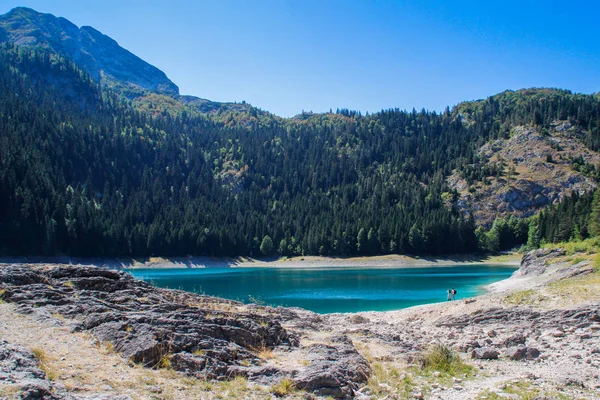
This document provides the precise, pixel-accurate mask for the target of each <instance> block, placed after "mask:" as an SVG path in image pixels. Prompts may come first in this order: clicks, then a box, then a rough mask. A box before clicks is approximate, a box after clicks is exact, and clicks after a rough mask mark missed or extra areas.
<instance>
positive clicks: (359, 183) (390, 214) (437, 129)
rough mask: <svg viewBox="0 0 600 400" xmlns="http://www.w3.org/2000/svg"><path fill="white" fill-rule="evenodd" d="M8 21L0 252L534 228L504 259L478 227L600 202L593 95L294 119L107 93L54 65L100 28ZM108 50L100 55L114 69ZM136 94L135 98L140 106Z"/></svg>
mask: <svg viewBox="0 0 600 400" xmlns="http://www.w3.org/2000/svg"><path fill="white" fill-rule="evenodd" d="M9 15H10V18H9V17H7V16H4V17H2V26H4V27H5V28H3V29H4V30H3V31H1V32H0V36H3V37H4V38H10V40H8V39H7V43H5V44H4V45H1V46H0V60H1V61H2V62H1V63H0V118H2V120H1V121H0V122H1V123H0V252H3V253H15V254H42V253H45V254H72V255H88V256H89V255H151V254H157V255H181V254H193V255H236V256H237V255H255V256H256V255H260V254H265V255H273V254H279V255H284V256H288V255H289V256H292V255H307V254H314V255H316V254H320V255H373V254H387V253H413V254H447V253H450V252H456V253H459V252H473V251H477V250H480V249H498V248H506V247H507V246H509V245H516V244H520V243H523V242H524V241H525V240H526V239H527V229H528V228H527V227H528V224H527V223H526V222H519V221H516V220H512V221H510V224H508V225H507V224H504V225H503V224H494V226H496V227H498V226H510V230H512V231H513V232H512V233H510V235H512V238H508V239H506V240H504V239H503V240H501V241H499V242H498V243H500V244H499V245H498V246H488V245H487V244H486V245H485V246H482V244H481V242H480V241H478V239H479V238H481V235H476V232H479V233H481V229H479V230H476V225H483V226H485V227H489V226H490V225H491V224H492V222H493V221H494V219H495V218H496V217H511V216H529V215H532V214H534V213H536V212H537V211H538V210H540V209H542V208H544V207H545V206H547V205H548V204H551V203H553V202H556V201H557V200H558V199H560V198H564V197H565V196H566V195H567V194H569V193H570V192H572V191H575V192H584V191H590V190H593V189H594V188H595V187H596V185H597V182H598V177H599V176H600V173H599V170H600V169H599V168H598V165H597V164H598V163H599V162H600V158H599V156H598V153H597V151H598V150H599V149H600V97H599V96H597V95H581V94H574V93H571V92H569V91H566V90H557V89H528V90H520V91H515V92H513V91H507V92H503V93H500V94H498V95H495V96H491V97H489V98H487V99H485V100H480V101H474V102H465V103H461V104H459V105H458V106H456V107H454V108H453V109H452V110H450V109H447V110H446V111H445V112H443V113H436V112H427V111H424V110H423V111H421V112H417V111H415V110H413V111H411V112H408V111H402V110H398V109H390V110H383V111H381V112H379V113H376V114H371V115H366V116H362V115H360V113H357V112H352V111H348V110H341V111H338V112H336V113H327V114H313V113H303V114H302V115H299V116H297V117H295V118H290V119H283V118H278V117H276V116H273V115H271V114H269V113H267V112H264V111H261V110H258V109H256V108H254V107H252V106H250V105H248V104H245V103H243V102H242V103H240V104H238V103H230V104H224V103H217V102H211V101H209V100H203V99H199V98H195V97H188V96H179V95H176V94H172V95H169V94H165V93H161V92H159V91H151V90H145V89H142V88H141V87H140V86H137V85H135V84H133V83H132V82H129V81H125V80H124V81H117V80H113V81H112V82H113V83H114V84H113V85H109V84H106V82H107V81H106V80H105V77H106V76H107V75H106V74H104V72H102V71H101V72H100V80H98V79H94V75H93V74H91V75H90V74H89V73H88V72H87V71H88V69H87V68H86V66H85V65H84V64H82V61H81V60H82V58H81V54H80V55H79V56H77V51H75V52H74V53H73V52H69V51H66V50H65V51H64V52H65V54H66V55H65V56H64V57H63V56H61V55H60V54H59V53H58V52H57V50H55V49H54V47H56V48H61V49H62V48H66V49H78V48H79V49H80V50H81V49H82V48H83V47H81V48H80V47H78V46H80V44H81V41H80V40H79V37H80V36H82V35H85V34H86V32H91V31H90V30H89V29H83V28H82V29H81V30H79V29H77V28H76V27H75V26H74V25H72V24H70V23H69V22H68V21H66V20H63V19H60V18H55V17H52V16H47V15H43V14H38V13H35V12H33V11H31V10H27V9H16V10H13V12H11V13H9ZM30 19H33V20H35V21H38V22H35V21H34V22H31V21H30ZM7 21H11V22H10V23H9V22H7ZM40 21H41V22H40ZM36 24H38V25H39V26H40V28H39V29H37V28H36V29H37V30H36V29H33V30H32V28H31V27H32V26H38V25H36ZM82 30H83V31H84V33H82ZM57 32H58V33H57ZM65 32H66V33H65ZM69 32H70V33H69ZM67 33H69V34H67ZM75 34H77V35H79V36H77V38H78V39H77V40H74V39H73V38H74V37H75ZM37 38H42V39H43V40H41V39H37ZM57 38H59V39H60V40H58V39H57ZM14 40H16V41H17V42H19V43H24V44H25V45H24V46H20V45H15V44H14ZM57 40H58V41H57ZM57 43H58V44H57ZM102 43H105V42H102ZM106 43H108V44H106ZM106 43H105V44H103V45H102V46H101V47H102V51H100V50H98V49H97V53H98V54H104V53H102V52H105V53H106V54H110V51H109V49H111V47H110V43H113V42H111V41H110V39H107V40H106ZM114 43H116V42H114ZM113 50H114V49H113ZM119 51H120V50H119ZM78 57H79V58H78ZM107 57H108V56H107ZM108 65H110V64H108ZM111 79H114V77H113V78H111ZM103 82H104V83H105V84H102V83H103ZM115 82H116V83H115ZM124 87H129V88H131V87H135V88H136V89H135V90H130V91H129V93H130V94H133V95H134V97H133V100H132V101H129V100H124V99H123V97H122V96H120V94H123V93H124V92H123V90H124V89H123V88H124ZM112 89H117V90H112ZM130 99H131V97H130ZM573 232H574V231H573ZM580 233H581V231H580ZM583 235H584V236H585V232H584V233H583ZM563 236H564V235H563ZM490 243H492V242H490Z"/></svg>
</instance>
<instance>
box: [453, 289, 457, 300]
mask: <svg viewBox="0 0 600 400" xmlns="http://www.w3.org/2000/svg"><path fill="white" fill-rule="evenodd" d="M452 300H456V289H454V288H452Z"/></svg>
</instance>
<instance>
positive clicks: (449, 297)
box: [448, 289, 452, 301]
mask: <svg viewBox="0 0 600 400" xmlns="http://www.w3.org/2000/svg"><path fill="white" fill-rule="evenodd" d="M450 300H452V290H450V289H448V301H450Z"/></svg>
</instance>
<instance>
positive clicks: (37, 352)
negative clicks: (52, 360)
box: [31, 347, 57, 381]
mask: <svg viewBox="0 0 600 400" xmlns="http://www.w3.org/2000/svg"><path fill="white" fill-rule="evenodd" d="M31 351H32V352H33V356H34V357H35V358H36V360H37V361H38V364H39V367H40V369H41V370H42V372H43V373H44V374H46V378H48V380H50V381H53V380H55V379H56V378H57V373H56V371H55V370H54V369H53V368H52V367H51V366H50V364H49V361H48V355H47V354H46V351H45V350H44V349H42V348H41V347H34V348H33V349H31Z"/></svg>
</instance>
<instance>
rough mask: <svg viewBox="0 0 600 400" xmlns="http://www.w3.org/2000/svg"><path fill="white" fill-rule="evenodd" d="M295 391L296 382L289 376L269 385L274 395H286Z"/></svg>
mask: <svg viewBox="0 0 600 400" xmlns="http://www.w3.org/2000/svg"><path fill="white" fill-rule="evenodd" d="M295 391H296V384H295V383H294V381H292V380H291V379H289V378H283V379H282V380H280V381H279V382H278V383H277V384H275V385H273V386H271V392H272V393H273V394H275V395H276V396H280V397H283V396H288V395H290V394H292V393H294V392H295Z"/></svg>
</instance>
